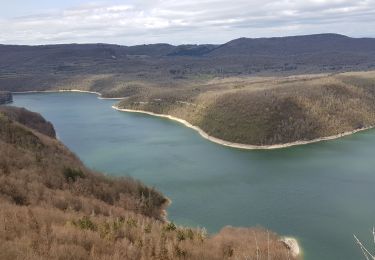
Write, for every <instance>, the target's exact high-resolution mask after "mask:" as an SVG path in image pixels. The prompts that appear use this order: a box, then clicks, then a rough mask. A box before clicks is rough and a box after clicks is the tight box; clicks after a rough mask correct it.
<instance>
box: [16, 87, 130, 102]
mask: <svg viewBox="0 0 375 260" xmlns="http://www.w3.org/2000/svg"><path fill="white" fill-rule="evenodd" d="M61 92H79V93H89V94H95V95H97V96H98V98H99V99H113V100H122V99H124V97H118V98H106V97H102V94H101V93H99V92H95V91H88V90H79V89H57V90H34V91H21V92H12V94H31V93H61Z"/></svg>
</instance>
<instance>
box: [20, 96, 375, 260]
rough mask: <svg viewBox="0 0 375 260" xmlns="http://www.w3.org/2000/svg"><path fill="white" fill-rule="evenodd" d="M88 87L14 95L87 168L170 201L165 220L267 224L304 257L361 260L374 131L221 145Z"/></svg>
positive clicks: (373, 195) (371, 206) (373, 173)
mask: <svg viewBox="0 0 375 260" xmlns="http://www.w3.org/2000/svg"><path fill="white" fill-rule="evenodd" d="M113 103H115V101H113V100H99V99H97V97H96V96H95V95H92V94H83V93H45V94H17V95H14V105H15V106H21V107H25V108H27V109H30V110H32V111H36V112H39V113H41V114H42V115H43V116H45V117H46V118H47V119H48V120H50V121H51V122H52V123H53V124H54V125H55V127H56V130H57V133H58V136H59V138H60V139H61V140H62V141H63V142H64V143H65V144H66V145H67V146H68V147H69V148H70V149H71V150H73V151H74V152H75V153H76V154H77V155H78V156H79V157H80V158H81V159H82V161H84V163H86V164H87V165H88V166H89V167H91V168H93V169H96V170H100V171H103V172H106V173H108V174H111V175H116V176H121V175H130V176H133V177H135V178H137V179H140V180H142V181H143V182H144V183H146V184H148V185H151V186H155V187H156V188H157V189H159V190H161V191H162V192H163V193H164V194H165V195H167V196H168V197H169V198H171V199H172V201H173V203H172V205H171V206H170V208H169V209H168V213H169V218H170V219H171V220H173V221H174V222H176V223H178V224H184V225H190V226H200V227H206V228H207V229H208V231H210V232H215V231H218V230H219V229H221V228H222V227H223V226H225V225H232V226H254V225H261V226H264V227H267V228H269V229H272V230H274V231H276V232H278V233H280V234H283V235H290V236H294V237H297V238H298V239H299V241H300V243H301V245H302V247H303V250H304V256H305V259H307V260H315V259H321V260H324V259H327V260H331V259H353V260H356V259H361V254H360V250H359V249H358V248H357V246H356V244H355V242H354V239H353V234H357V235H358V236H359V237H360V238H362V239H363V240H366V241H369V242H370V238H371V237H370V229H371V228H372V226H373V225H374V224H375V203H374V199H375V188H374V187H375V131H374V130H369V131H365V132H361V133H357V134H355V135H352V136H348V137H344V138H341V139H337V140H333V141H328V142H321V143H317V144H311V145H304V146H299V147H292V148H287V149H280V150H272V151H245V150H238V149H232V148H227V147H223V146H220V145H218V144H214V143H211V142H209V141H207V140H205V139H203V138H201V137H200V136H199V134H198V133H196V132H195V131H193V130H191V129H189V128H186V127H184V126H182V125H180V124H178V123H176V122H173V121H169V120H167V119H161V118H156V117H152V116H147V115H141V114H131V113H124V112H118V111H115V110H113V109H112V108H111V105H112V104H113Z"/></svg>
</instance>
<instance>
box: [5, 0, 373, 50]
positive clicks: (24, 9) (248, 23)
mask: <svg viewBox="0 0 375 260" xmlns="http://www.w3.org/2000/svg"><path fill="white" fill-rule="evenodd" d="M0 26H1V28H2V31H1V32H0V44H17V45H45V44H65V43H110V44H119V45H127V46H131V45H139V44H153V43H168V44H173V45H179V44H205V43H210V44H222V43H225V42H228V41H230V40H233V39H236V38H240V37H247V38H263V37H282V36H294V35H309V34H320V33H338V34H343V35H346V36H350V37H374V36H375V34H374V32H373V27H374V26H375V1H374V0H363V1H347V0H333V1H327V0H309V1H301V0H295V1H292V0H283V1H267V0H266V1H259V0H250V1H248V0H238V1H235V2H231V3H229V2H227V1H223V0H202V1H187V0H181V1H178V2H177V1H170V0H167V1H165V0H164V1H160V0H159V1H151V0H141V1H133V0H110V1H91V0H76V1H73V0H67V1H64V2H63V3H62V2H55V1H47V0H37V1H33V2H32V3H31V1H24V0H14V1H12V2H4V3H2V8H1V10H0Z"/></svg>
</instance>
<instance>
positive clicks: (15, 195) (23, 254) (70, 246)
mask: <svg viewBox="0 0 375 260" xmlns="http://www.w3.org/2000/svg"><path fill="white" fill-rule="evenodd" d="M0 203H1V207H0V259H5V260H6V259H9V260H10V259H12V260H13V259H31V260H32V259H35V260H36V259H38V260H39V259H238V258H239V257H241V258H242V257H244V256H246V257H248V258H254V259H255V257H256V256H257V255H258V256H260V258H259V259H267V257H266V256H268V255H269V256H270V257H271V258H272V259H294V257H293V256H291V253H290V251H289V250H288V249H287V247H286V246H285V245H284V244H283V243H282V242H281V241H280V237H279V236H278V235H276V234H274V233H272V232H270V231H267V230H264V229H262V228H254V229H248V228H242V229H237V228H230V227H227V228H224V229H223V230H222V231H221V232H220V233H218V234H217V235H212V236H210V235H207V234H206V232H205V231H204V230H203V229H192V228H188V227H179V226H176V225H175V224H173V223H169V222H167V221H166V215H165V209H166V207H167V205H168V199H167V198H165V197H164V196H163V195H162V194H160V193H159V192H158V191H156V190H155V189H153V188H149V187H147V186H145V185H144V184H142V183H140V182H139V181H136V180H133V179H131V178H111V177H108V176H104V175H103V174H101V173H97V172H93V171H91V170H90V169H88V168H86V167H85V166H84V165H83V164H82V163H81V162H80V160H79V159H78V158H77V157H76V156H75V155H74V154H72V153H71V152H70V151H69V150H68V149H67V148H66V147H65V146H64V145H63V144H61V143H60V142H59V141H58V140H56V139H55V131H54V129H53V126H52V125H51V124H50V123H49V122H47V121H46V120H44V119H43V118H42V117H41V116H40V115H39V114H36V113H32V112H29V111H27V110H25V109H18V108H11V107H3V106H0Z"/></svg>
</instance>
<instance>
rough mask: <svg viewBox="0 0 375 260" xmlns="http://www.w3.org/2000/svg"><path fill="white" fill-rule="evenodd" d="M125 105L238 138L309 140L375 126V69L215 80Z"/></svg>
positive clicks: (277, 141)
mask: <svg viewBox="0 0 375 260" xmlns="http://www.w3.org/2000/svg"><path fill="white" fill-rule="evenodd" d="M119 106H120V107H121V108H128V109H135V110H146V111H150V112H154V113H160V114H169V115H172V116H175V117H179V118H182V119H185V120H187V121H188V122H190V123H191V124H193V125H196V126H199V127H200V128H202V129H203V130H204V131H205V132H207V133H208V134H209V135H211V136H214V137H217V138H220V139H223V140H226V141H231V142H236V143H244V144H251V145H273V144H283V143H289V142H295V141H301V140H302V141H309V140H313V139H316V138H320V137H327V136H332V135H337V134H340V133H343V132H347V131H353V130H356V129H360V128H364V127H369V126H373V125H375V72H356V73H354V72H353V73H343V74H335V75H324V74H322V75H319V74H318V75H309V76H293V77H273V78H257V77H253V78H249V77H243V78H240V77H236V78H224V79H214V80H211V81H208V82H207V83H205V84H200V85H194V86H191V87H185V88H184V89H183V90H179V91H176V90H173V89H170V90H167V89H162V90H159V91H156V90H154V91H150V92H148V94H147V95H142V94H138V95H134V96H132V97H129V98H127V99H124V100H123V101H122V102H121V103H120V104H119Z"/></svg>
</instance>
